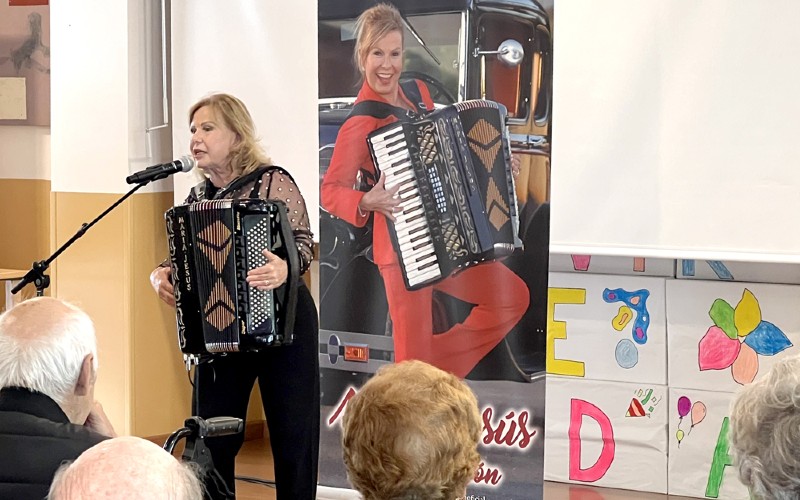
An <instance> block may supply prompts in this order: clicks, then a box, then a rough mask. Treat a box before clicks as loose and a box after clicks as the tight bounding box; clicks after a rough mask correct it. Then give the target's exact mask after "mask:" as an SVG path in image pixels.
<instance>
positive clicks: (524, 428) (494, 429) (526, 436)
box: [483, 406, 536, 450]
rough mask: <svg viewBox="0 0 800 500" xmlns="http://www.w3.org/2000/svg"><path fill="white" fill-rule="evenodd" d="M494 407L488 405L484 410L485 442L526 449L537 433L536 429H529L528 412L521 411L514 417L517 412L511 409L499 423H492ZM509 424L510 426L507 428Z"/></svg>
mask: <svg viewBox="0 0 800 500" xmlns="http://www.w3.org/2000/svg"><path fill="white" fill-rule="evenodd" d="M493 412H494V409H493V408H492V407H491V406H487V407H486V409H484V410H483V431H484V434H483V444H492V443H494V444H498V445H505V446H508V447H513V446H518V447H519V449H521V450H524V449H525V448H527V447H528V445H529V444H531V440H532V439H533V437H534V436H535V435H536V430H535V429H530V430H529V429H528V412H527V411H521V412H519V416H517V417H516V419H515V418H514V416H515V414H516V413H515V412H514V411H510V412H508V414H506V416H505V417H503V419H502V420H500V421H499V422H498V423H497V424H492V414H493ZM506 426H508V428H506Z"/></svg>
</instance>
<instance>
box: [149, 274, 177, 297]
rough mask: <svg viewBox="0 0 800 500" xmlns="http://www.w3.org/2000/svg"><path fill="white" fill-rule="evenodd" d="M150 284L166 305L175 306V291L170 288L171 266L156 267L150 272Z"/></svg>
mask: <svg viewBox="0 0 800 500" xmlns="http://www.w3.org/2000/svg"><path fill="white" fill-rule="evenodd" d="M150 284H151V285H153V289H155V291H156V293H158V297H159V298H160V299H161V300H163V301H164V302H166V303H167V304H168V305H171V306H172V307H175V293H174V290H173V288H172V268H171V267H157V268H155V269H153V272H152V273H150Z"/></svg>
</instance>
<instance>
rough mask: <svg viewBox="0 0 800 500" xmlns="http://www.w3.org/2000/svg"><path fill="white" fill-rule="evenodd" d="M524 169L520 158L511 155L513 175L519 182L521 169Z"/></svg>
mask: <svg viewBox="0 0 800 500" xmlns="http://www.w3.org/2000/svg"><path fill="white" fill-rule="evenodd" d="M521 167H522V162H520V160H519V156H514V155H513V154H512V155H511V174H512V175H513V176H514V180H517V177H519V169H520V168H521Z"/></svg>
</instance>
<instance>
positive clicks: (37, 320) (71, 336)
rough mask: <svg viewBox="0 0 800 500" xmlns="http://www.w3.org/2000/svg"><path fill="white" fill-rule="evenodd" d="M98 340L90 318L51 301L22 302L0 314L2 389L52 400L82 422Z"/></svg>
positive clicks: (88, 405) (91, 399) (94, 374)
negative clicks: (36, 393)
mask: <svg viewBox="0 0 800 500" xmlns="http://www.w3.org/2000/svg"><path fill="white" fill-rule="evenodd" d="M96 377H97V341H96V338H95V330H94V325H93V323H92V320H91V319H89V316H87V315H86V313H84V312H83V311H81V310H80V309H78V308H77V307H75V306H73V305H71V304H68V303H66V302H64V301H61V300H59V299H54V298H51V297H37V298H34V299H30V300H26V301H25V302H22V303H20V304H18V305H16V306H15V307H13V308H12V309H10V310H8V311H6V312H5V313H3V314H2V315H0V388H4V387H22V388H25V389H29V390H32V391H36V392H41V393H42V394H45V395H47V396H49V397H50V398H52V399H53V400H54V401H55V402H56V403H58V405H59V406H60V407H61V409H62V410H64V413H66V414H67V417H69V419H70V421H71V422H72V423H76V424H83V423H84V421H85V420H86V417H87V416H88V415H89V412H90V410H91V408H92V404H93V402H94V384H95V380H96Z"/></svg>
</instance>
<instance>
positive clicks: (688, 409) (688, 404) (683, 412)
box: [675, 396, 706, 446]
mask: <svg viewBox="0 0 800 500" xmlns="http://www.w3.org/2000/svg"><path fill="white" fill-rule="evenodd" d="M687 415H688V416H689V419H690V427H689V432H688V433H687V432H684V430H683V429H681V424H683V419H684V417H686V416H687ZM705 418H706V405H705V403H703V402H702V401H695V402H694V403H692V400H691V399H689V398H688V397H687V396H681V397H679V398H678V430H677V431H675V439H677V440H678V446H680V445H681V441H683V439H684V438H685V437H687V436H688V435H690V434H691V433H692V429H694V426H695V425H697V424H699V423H700V422H702V421H703V420H704V419H705Z"/></svg>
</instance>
